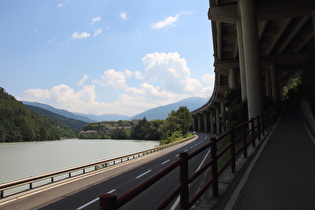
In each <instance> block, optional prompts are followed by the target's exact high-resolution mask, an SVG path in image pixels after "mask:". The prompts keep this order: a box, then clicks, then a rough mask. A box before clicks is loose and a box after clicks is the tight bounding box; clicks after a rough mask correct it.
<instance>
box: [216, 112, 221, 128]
mask: <svg viewBox="0 0 315 210" xmlns="http://www.w3.org/2000/svg"><path fill="white" fill-rule="evenodd" d="M215 124H216V133H221V130H220V110H219V107H216V108H215Z"/></svg>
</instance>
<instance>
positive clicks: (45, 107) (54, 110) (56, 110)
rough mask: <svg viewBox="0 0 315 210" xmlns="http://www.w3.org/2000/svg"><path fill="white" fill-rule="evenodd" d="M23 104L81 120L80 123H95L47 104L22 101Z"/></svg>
mask: <svg viewBox="0 0 315 210" xmlns="http://www.w3.org/2000/svg"><path fill="white" fill-rule="evenodd" d="M22 103H23V104H24V105H30V106H35V107H39V108H42V109H46V110H48V111H50V112H53V113H55V114H59V115H62V116H64V117H67V118H71V119H75V120H79V121H83V122H95V121H94V120H91V119H90V118H88V117H85V116H82V115H81V114H74V113H72V112H69V111H67V110H64V109H56V108H54V107H52V106H49V105H47V104H43V103H38V102H29V101H22Z"/></svg>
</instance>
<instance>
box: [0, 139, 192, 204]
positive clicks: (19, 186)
mask: <svg viewBox="0 0 315 210" xmlns="http://www.w3.org/2000/svg"><path fill="white" fill-rule="evenodd" d="M192 138H194V137H189V138H185V139H183V140H181V141H176V142H173V143H171V144H166V145H163V146H159V147H155V148H152V149H147V150H144V151H140V152H137V153H132V154H128V155H124V156H119V157H116V158H111V159H106V160H101V161H97V162H93V163H89V164H85V165H81V166H78V167H73V168H68V169H65V170H60V171H56V172H52V173H47V174H43V175H39V176H34V177H30V178H26V179H22V180H18V181H13V182H9V183H5V184H1V185H0V199H1V198H4V197H7V196H10V195H13V194H17V193H21V192H25V191H27V190H30V189H34V188H37V187H40V186H43V185H47V184H51V183H55V182H57V181H61V180H64V179H68V178H72V177H76V176H78V175H83V174H86V173H89V172H93V171H96V170H99V169H102V168H106V167H109V166H112V165H116V164H118V163H122V162H125V161H128V160H132V159H135V158H138V157H142V156H144V155H147V154H151V153H153V152H157V151H160V150H164V149H166V148H169V147H172V146H175V145H177V144H180V143H183V142H185V141H188V140H190V139H192Z"/></svg>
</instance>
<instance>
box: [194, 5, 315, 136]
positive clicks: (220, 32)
mask: <svg viewBox="0 0 315 210" xmlns="http://www.w3.org/2000/svg"><path fill="white" fill-rule="evenodd" d="M209 3H210V8H209V11H208V18H209V20H210V21H211V27H212V38H213V48H214V49H213V50H214V64H213V65H214V71H215V85H214V90H213V94H212V96H211V98H210V99H209V101H208V102H207V103H206V104H204V105H203V106H202V107H200V108H198V109H196V110H194V111H192V115H193V119H194V123H193V129H194V130H198V131H205V132H211V133H222V132H223V131H224V129H226V128H225V127H226V124H225V123H223V121H224V120H222V115H223V113H224V112H225V110H226V107H225V105H224V104H225V103H224V101H225V97H226V93H227V92H229V91H230V90H233V89H240V90H241V98H242V100H243V101H244V102H246V103H247V109H248V118H252V117H256V116H257V115H259V114H262V112H263V111H264V106H263V103H264V97H267V98H269V99H270V100H271V101H273V102H274V103H275V104H276V103H278V102H280V101H281V100H282V92H283V87H284V86H286V85H288V84H289V83H290V81H291V78H293V77H294V76H296V75H299V74H300V73H301V72H303V71H304V70H305V69H306V68H310V67H309V65H308V62H309V61H311V60H315V38H314V34H315V1H314V0H298V1H297V0H209ZM312 70H314V71H315V69H312Z"/></svg>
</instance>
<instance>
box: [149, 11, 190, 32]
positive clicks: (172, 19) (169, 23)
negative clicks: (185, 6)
mask: <svg viewBox="0 0 315 210" xmlns="http://www.w3.org/2000/svg"><path fill="white" fill-rule="evenodd" d="M191 14H192V12H185V11H181V12H180V13H178V14H176V15H175V16H169V17H167V18H166V19H164V20H162V21H159V22H156V23H153V24H152V25H151V28H153V29H162V28H167V27H175V26H176V25H175V23H176V22H177V21H178V20H179V17H180V16H181V15H191Z"/></svg>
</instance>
